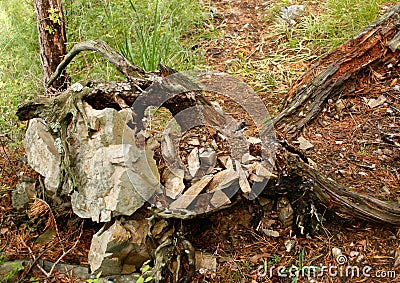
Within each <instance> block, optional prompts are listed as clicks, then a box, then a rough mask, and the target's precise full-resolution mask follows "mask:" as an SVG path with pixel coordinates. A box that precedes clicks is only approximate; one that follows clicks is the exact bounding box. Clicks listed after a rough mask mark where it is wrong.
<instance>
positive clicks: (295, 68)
mask: <svg viewBox="0 0 400 283" xmlns="http://www.w3.org/2000/svg"><path fill="white" fill-rule="evenodd" d="M275 2H276V1H258V0H233V1H231V0H229V1H228V0H225V1H217V0H213V1H211V5H212V7H214V8H215V10H213V13H214V17H215V18H214V20H213V23H214V25H215V26H217V27H218V30H219V32H220V33H221V34H222V35H223V36H221V37H218V38H215V39H212V40H208V41H204V42H201V43H199V47H198V48H202V49H204V50H205V52H206V64H207V65H209V66H212V67H213V68H214V69H215V70H219V71H224V72H228V73H234V74H235V75H236V76H238V78H239V79H241V80H243V81H244V82H246V83H248V84H249V85H251V86H252V87H253V88H254V89H255V90H256V91H257V93H258V94H259V95H260V97H261V98H262V100H263V101H264V103H265V104H266V106H267V108H268V110H269V111H270V113H271V115H274V114H276V113H277V112H279V110H280V109H281V108H280V107H281V106H282V105H283V104H284V101H285V99H286V97H285V93H286V92H287V91H288V89H289V87H290V85H291V83H292V80H293V79H295V75H296V74H297V75H298V76H299V75H301V74H302V73H303V72H304V71H305V70H306V69H307V67H309V66H310V65H311V64H312V63H313V60H314V59H316V58H317V57H318V56H319V55H320V54H315V55H314V56H309V60H304V59H301V60H299V61H298V62H290V63H289V64H287V65H284V64H282V66H279V68H281V69H284V71H283V72H282V73H284V74H286V78H287V79H288V81H286V83H278V84H275V85H274V86H272V85H269V86H265V85H264V84H260V82H259V81H254V78H257V76H255V75H254V73H252V72H253V70H252V69H251V68H254V72H257V66H258V65H257V64H258V62H260V60H263V59H265V57H266V56H267V54H270V53H276V52H277V50H279V48H281V47H279V41H281V40H284V38H275V37H271V36H270V34H273V32H272V29H273V25H272V23H273V20H272V19H269V20H268V17H276V15H272V14H269V13H268V11H270V7H271V5H272V4H274V3H275ZM313 5H314V6H310V7H309V9H310V10H312V11H314V10H316V9H317V5H318V3H315V4H313ZM266 17H267V19H266ZM243 60H244V61H246V64H248V66H249V68H250V70H249V71H248V72H246V73H243V72H242V71H241V70H242V69H243V64H244V62H243ZM275 67H276V68H278V67H277V66H275ZM274 70H275V69H273V68H272V69H270V70H269V71H270V72H274ZM266 71H267V70H266V69H263V70H262V72H266ZM398 77H399V70H398V69H394V70H388V69H387V68H384V67H382V69H380V70H374V72H371V75H370V76H369V77H368V78H366V79H365V80H362V81H360V84H359V86H358V90H357V91H355V92H352V93H350V94H348V95H346V96H344V97H342V100H341V103H338V102H337V101H330V102H329V103H328V105H327V108H326V110H325V111H324V112H323V113H322V114H321V115H320V116H319V117H318V118H317V119H316V120H315V122H313V124H312V125H311V126H308V127H307V128H306V130H305V132H304V136H305V137H306V138H307V139H308V140H309V141H310V142H311V143H312V144H313V145H314V147H313V148H312V149H311V150H309V151H307V157H310V158H311V159H313V161H314V162H316V163H317V164H318V165H319V166H320V169H321V170H322V172H324V173H325V174H326V175H327V176H329V177H331V178H332V179H334V180H336V181H337V182H339V183H341V184H343V185H346V186H348V187H350V188H353V189H354V190H356V191H358V192H361V193H365V194H368V195H371V196H374V197H376V198H379V199H382V200H391V201H397V202H398V201H399V197H400V185H399V183H400V175H399V174H400V148H399V143H400V141H399V134H400V125H399V113H396V110H394V112H393V110H392V111H388V110H387V109H397V111H399V110H398V109H400V105H399V104H400V101H399V100H400V99H399V98H400V94H399V90H397V91H394V90H393V88H394V87H395V86H396V85H397V78H398ZM259 78H260V79H267V78H268V73H263V74H262V76H261V77H259ZM382 94H384V95H385V97H386V102H385V103H386V105H383V106H382V107H376V108H373V109H370V108H369V107H368V106H367V102H368V101H369V100H370V99H376V98H378V97H379V96H380V95H382ZM226 107H227V108H229V103H227V106H226ZM326 123H328V124H326ZM327 125H329V126H327ZM0 141H1V142H2V144H5V143H7V142H8V141H7V139H6V137H1V139H0ZM23 159H24V154H23V150H22V149H21V147H16V148H13V149H11V148H9V147H6V146H1V147H0V165H1V166H0V177H1V179H2V180H1V184H2V191H1V193H2V196H1V198H0V211H1V212H0V215H1V219H0V223H1V224H0V226H1V227H0V228H1V229H0V240H1V242H0V243H1V246H0V251H1V253H2V254H6V255H8V258H7V259H10V260H12V259H17V258H26V257H29V255H30V254H32V253H33V254H35V255H36V256H40V257H41V258H42V259H49V260H52V259H53V260H54V259H56V258H59V257H60V256H61V255H62V254H63V251H66V250H68V249H69V248H72V247H75V244H77V246H76V247H75V248H74V249H73V251H72V252H71V253H69V254H68V255H67V256H65V257H64V258H63V261H65V262H68V263H71V264H87V254H88V250H89V246H90V245H89V243H90V239H91V236H92V235H93V233H94V232H95V231H96V230H97V229H98V228H99V227H100V226H99V227H97V226H98V225H94V224H92V223H85V224H82V221H81V220H79V219H77V218H76V217H74V216H73V215H71V214H69V215H58V214H57V211H55V212H54V214H55V215H54V217H55V218H56V219H57V224H58V227H59V228H58V229H59V231H58V233H59V234H60V235H61V236H60V237H59V238H62V239H64V241H63V242H61V243H60V242H57V241H50V242H47V243H46V244H43V243H40V241H38V240H37V239H38V236H39V235H40V232H38V231H35V230H34V229H33V228H32V227H42V228H43V227H45V226H46V225H47V224H46V223H44V220H42V222H40V221H39V219H40V217H35V215H31V217H28V216H26V215H25V216H21V214H19V213H17V212H15V211H14V210H13V208H12V207H11V206H10V203H11V193H10V191H11V190H12V189H13V188H15V186H16V184H17V182H18V178H19V176H20V175H21V172H24V175H28V176H32V177H33V176H35V173H34V172H32V170H31V169H29V168H27V167H26V166H25V165H24V162H23V161H24V160H23ZM291 201H292V205H293V207H296V206H297V205H298V204H299V203H301V202H302V198H301V196H300V197H299V198H298V199H291ZM256 203H257V202H256ZM253 204H254V203H250V202H248V203H247V202H244V203H241V204H240V205H239V206H235V207H233V208H230V209H228V210H226V211H222V212H220V213H217V214H214V215H212V216H210V217H208V218H205V219H200V220H197V223H192V224H191V227H193V230H192V231H190V233H188V235H189V239H190V241H191V242H192V243H193V245H194V246H195V248H196V250H202V251H204V252H208V253H210V254H212V255H214V256H215V257H216V258H217V261H218V267H217V271H216V272H205V273H197V276H196V278H194V280H193V282H251V283H255V282H293V283H294V282H398V281H399V279H400V268H399V266H397V267H395V260H396V258H398V257H399V254H400V230H399V229H398V228H393V227H384V226H379V225H371V224H367V223H364V222H361V221H354V220H348V219H346V218H344V217H343V218H342V217H341V216H339V215H335V214H334V213H332V212H330V211H327V210H324V208H323V207H320V206H318V207H317V208H316V209H317V210H319V213H320V214H321V215H323V219H322V222H321V223H320V224H318V225H316V226H314V230H313V231H309V233H307V235H299V233H298V231H296V230H295V229H294V228H293V227H284V226H283V225H282V224H281V223H280V222H279V221H278V213H277V211H276V204H275V203H272V204H271V207H270V209H268V210H265V209H264V210H262V209H260V207H259V205H253ZM42 212H43V211H42ZM44 213H49V212H48V211H47V210H44ZM305 213H309V214H310V213H313V212H311V211H306V212H305ZM49 217H50V216H48V217H47V218H49ZM42 218H43V217H42ZM47 218H46V219H47ZM62 219H65V223H63V222H62V221H63V220H62ZM260 227H267V228H269V229H272V230H274V231H277V232H279V237H271V236H267V235H266V234H265V233H264V232H262V229H260ZM257 228H259V229H257ZM80 231H83V233H82V235H79V233H80ZM296 234H297V235H296ZM78 239H80V240H79V242H77V240H78ZM335 249H340V250H341V253H342V255H343V257H342V259H343V262H338V261H337V258H338V257H336V258H335V257H334V256H333V250H335ZM399 265H400V263H399ZM302 267H311V268H316V269H315V270H317V272H316V273H317V274H318V275H320V276H318V275H317V276H311V277H308V276H307V273H306V274H300V275H298V276H290V275H295V271H296V270H299V269H301V268H302ZM358 271H359V273H357V272H358ZM291 272H292V273H291ZM33 275H34V276H37V277H40V276H41V274H40V272H39V273H37V271H36V273H34V274H33ZM28 278H29V277H28ZM53 280H54V282H74V279H73V278H71V277H70V276H68V275H64V276H63V279H60V277H58V278H57V275H56V277H54V278H53Z"/></svg>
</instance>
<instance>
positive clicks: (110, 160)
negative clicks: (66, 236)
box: [70, 104, 160, 222]
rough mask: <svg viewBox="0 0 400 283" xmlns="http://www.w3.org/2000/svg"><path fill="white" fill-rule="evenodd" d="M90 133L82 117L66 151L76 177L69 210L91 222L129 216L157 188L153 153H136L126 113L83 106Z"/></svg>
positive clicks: (137, 151)
mask: <svg viewBox="0 0 400 283" xmlns="http://www.w3.org/2000/svg"><path fill="white" fill-rule="evenodd" d="M85 111H86V115H87V117H88V120H89V126H90V127H91V130H92V131H91V133H88V132H87V131H85V127H84V121H83V119H82V117H80V118H79V119H78V121H77V122H76V131H74V132H73V133H72V134H71V137H70V144H71V145H75V146H72V147H71V149H70V152H71V155H72V157H73V160H74V161H75V162H74V165H75V167H74V168H73V169H74V172H75V175H76V176H77V177H78V178H77V179H76V182H77V184H76V185H75V186H74V187H75V189H76V190H75V191H74V192H72V195H71V203H72V208H73V210H74V212H75V213H76V214H77V215H78V216H79V217H82V218H91V219H92V220H93V221H96V222H107V221H110V220H111V218H112V217H113V216H117V215H131V214H133V213H134V212H135V211H136V210H137V209H139V208H140V207H141V206H142V205H143V204H144V202H145V201H146V200H148V199H149V198H150V197H151V196H152V195H153V194H154V192H155V191H156V190H157V189H158V188H159V184H160V177H159V174H158V170H157V166H156V163H155V161H154V159H153V152H152V151H148V150H140V149H138V148H137V147H136V145H135V141H134V131H133V130H132V129H131V128H130V127H129V126H128V125H127V122H128V121H129V120H130V119H132V117H131V115H132V112H131V111H130V110H128V109H125V110H121V111H117V110H115V109H110V108H106V109H104V110H94V109H92V108H91V107H90V106H89V105H87V104H86V105H85Z"/></svg>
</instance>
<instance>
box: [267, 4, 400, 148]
mask: <svg viewBox="0 0 400 283" xmlns="http://www.w3.org/2000/svg"><path fill="white" fill-rule="evenodd" d="M399 14H400V4H399V5H397V6H395V7H393V8H392V9H391V10H390V11H389V12H387V13H386V14H385V15H384V16H382V17H381V18H380V19H379V20H377V21H375V22H373V23H372V24H371V25H370V26H368V27H367V28H365V29H364V30H363V31H362V32H361V33H360V34H359V35H357V36H355V37H354V38H352V39H350V40H349V41H347V42H346V43H344V44H342V45H340V46H339V47H338V48H336V49H335V50H333V51H332V52H330V53H329V54H327V55H326V56H324V57H323V58H322V59H320V60H319V61H318V62H316V63H315V64H314V65H313V66H311V67H310V68H309V70H308V71H307V72H306V73H305V74H304V75H303V76H302V77H301V78H299V79H298V80H297V81H296V82H295V84H294V85H293V86H292V87H291V90H290V91H289V93H288V96H289V98H290V100H291V101H290V103H289V104H288V105H287V107H286V108H285V109H284V110H283V111H282V112H281V113H279V115H277V116H276V117H275V118H274V119H273V122H274V124H275V126H276V128H277V129H278V130H279V132H280V133H281V134H282V135H284V136H285V137H286V138H287V139H289V140H291V139H292V138H294V137H295V136H296V135H297V134H298V133H299V132H300V131H301V129H302V128H303V127H304V126H305V125H306V124H307V123H309V122H310V121H311V120H313V119H314V118H315V117H316V116H317V115H318V113H320V111H321V110H322V109H323V107H324V105H325V103H326V102H327V100H328V99H329V98H335V97H338V96H339V95H340V94H342V93H344V92H345V91H346V90H348V89H350V88H351V86H352V82H353V81H355V80H356V79H357V76H358V75H359V74H361V73H365V72H367V71H368V68H372V69H374V66H376V65H382V64H389V63H391V64H393V65H396V64H398V62H399V60H400V56H399V55H400V51H399V50H398V48H397V47H398V41H399V34H398V32H399V29H398V18H399ZM388 47H389V48H388Z"/></svg>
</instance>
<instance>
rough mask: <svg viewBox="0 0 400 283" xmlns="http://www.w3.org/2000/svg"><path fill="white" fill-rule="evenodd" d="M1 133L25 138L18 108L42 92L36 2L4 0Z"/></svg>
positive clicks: (0, 55) (0, 32) (0, 24)
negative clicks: (18, 120) (17, 116)
mask: <svg viewBox="0 0 400 283" xmlns="http://www.w3.org/2000/svg"><path fill="white" fill-rule="evenodd" d="M0 27H1V28H0V134H8V135H9V136H10V137H11V138H12V139H15V140H18V139H20V137H21V134H20V133H21V129H23V125H22V124H20V123H18V122H17V118H16V116H15V110H16V108H17V106H18V104H20V103H21V102H22V101H23V100H24V99H27V98H31V97H33V96H36V95H38V94H39V93H41V91H42V83H41V75H42V73H41V68H40V56H39V47H38V43H37V42H38V36H37V32H36V22H35V11H34V9H33V1H28V0H8V1H0Z"/></svg>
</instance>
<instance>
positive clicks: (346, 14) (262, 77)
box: [227, 0, 395, 116]
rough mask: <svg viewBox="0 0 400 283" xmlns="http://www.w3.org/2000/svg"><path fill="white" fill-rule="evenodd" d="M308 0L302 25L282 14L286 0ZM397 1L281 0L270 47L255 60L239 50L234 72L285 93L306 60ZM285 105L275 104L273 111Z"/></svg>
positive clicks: (272, 16) (303, 0)
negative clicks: (244, 55)
mask: <svg viewBox="0 0 400 283" xmlns="http://www.w3.org/2000/svg"><path fill="white" fill-rule="evenodd" d="M294 4H302V5H304V6H305V11H304V13H303V16H302V17H301V18H300V19H298V20H297V24H296V25H293V26H291V25H289V24H288V23H287V22H285V21H284V20H283V19H281V18H280V16H279V11H280V9H281V8H282V7H283V6H287V5H294ZM394 4H395V3H394V2H393V1H389V0H325V1H315V0H300V1H294V0H293V1H292V0H281V1H276V2H274V3H273V4H272V5H271V6H270V8H269V9H268V10H267V11H266V14H265V17H264V20H265V21H266V22H268V23H269V24H270V25H272V29H271V31H270V32H269V33H268V34H266V35H265V38H264V40H265V41H268V44H269V45H268V49H269V50H273V52H268V53H265V58H264V59H261V60H252V59H251V58H250V57H243V56H241V54H238V56H237V58H236V59H235V60H231V61H229V62H228V63H227V64H228V70H229V72H230V73H232V74H235V75H239V76H241V77H243V78H245V80H246V82H247V83H249V84H250V85H251V86H252V87H253V88H254V89H255V90H256V91H257V92H268V93H274V94H275V96H276V97H281V96H282V95H285V94H286V93H287V90H288V88H289V86H290V85H291V84H292V82H293V81H294V80H296V79H297V78H298V77H300V76H301V75H302V74H303V73H304V71H305V66H307V65H308V64H309V63H310V62H313V61H314V60H316V59H317V58H319V57H320V56H323V55H324V54H326V53H327V52H329V51H331V50H332V49H334V48H335V47H337V46H338V45H340V44H341V43H343V42H345V41H346V40H348V39H350V38H352V37H353V36H355V35H357V34H358V33H359V32H360V31H361V30H362V29H364V28H365V27H367V26H368V25H369V24H370V23H372V22H373V21H374V20H375V19H377V18H378V17H379V16H380V15H382V14H383V13H384V12H385V10H384V9H383V7H384V6H388V7H391V6H393V5H394ZM279 107H280V106H279V105H273V106H271V107H270V109H271V110H272V113H271V115H272V116H274V115H275V114H276V113H277V112H279V109H278V108H279Z"/></svg>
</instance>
